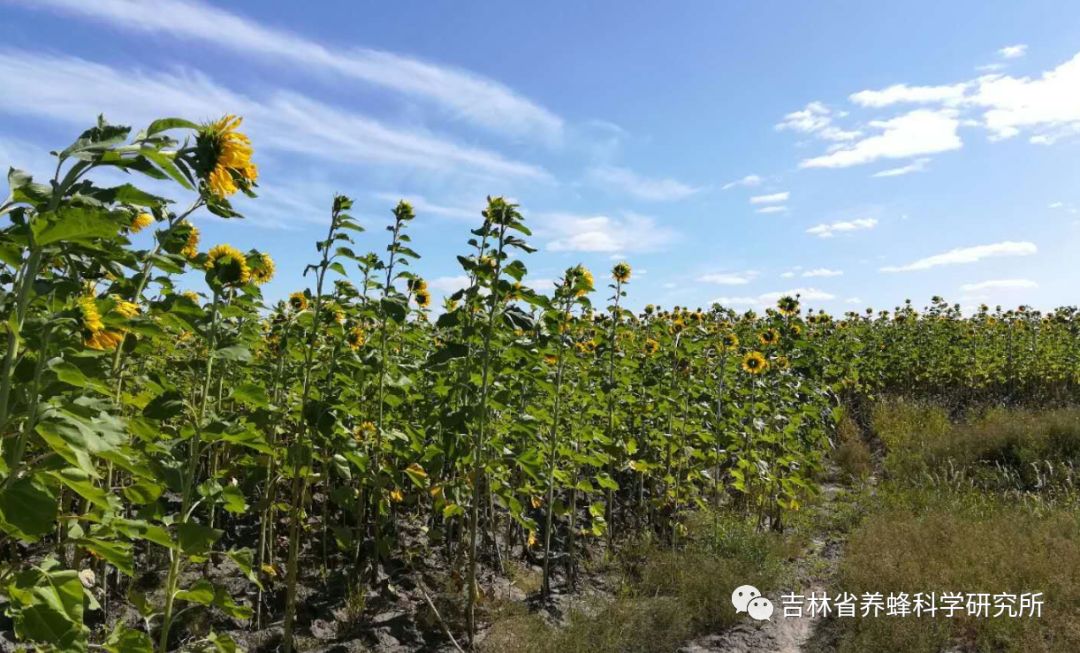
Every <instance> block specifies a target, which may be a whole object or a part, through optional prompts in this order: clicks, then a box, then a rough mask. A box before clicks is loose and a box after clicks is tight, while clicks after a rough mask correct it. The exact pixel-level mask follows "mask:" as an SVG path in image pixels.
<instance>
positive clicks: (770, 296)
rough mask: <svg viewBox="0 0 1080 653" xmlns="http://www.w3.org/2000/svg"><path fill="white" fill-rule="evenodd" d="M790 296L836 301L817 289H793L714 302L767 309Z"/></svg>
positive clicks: (809, 299)
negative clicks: (782, 298)
mask: <svg viewBox="0 0 1080 653" xmlns="http://www.w3.org/2000/svg"><path fill="white" fill-rule="evenodd" d="M788 295H790V296H792V297H794V296H795V295H799V299H800V300H802V301H803V302H827V301H830V300H833V299H836V295H834V294H832V293H829V292H825V291H824V290H819V289H817V288H792V289H791V290H782V291H775V292H767V293H762V294H760V295H758V296H756V297H749V296H735V297H717V298H716V299H714V300H713V302H714V303H717V304H720V305H721V306H755V307H766V306H772V305H774V304H776V302H777V300H779V299H780V298H781V297H784V296H788Z"/></svg>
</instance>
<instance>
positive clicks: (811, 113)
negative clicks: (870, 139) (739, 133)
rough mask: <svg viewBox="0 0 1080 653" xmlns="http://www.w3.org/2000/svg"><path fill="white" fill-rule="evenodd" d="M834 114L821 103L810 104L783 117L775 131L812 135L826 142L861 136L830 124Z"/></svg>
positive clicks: (859, 133)
mask: <svg viewBox="0 0 1080 653" xmlns="http://www.w3.org/2000/svg"><path fill="white" fill-rule="evenodd" d="M834 115H835V114H834V113H833V112H832V110H830V109H829V108H828V107H827V106H825V105H824V104H822V103H821V102H811V103H809V104H807V105H806V108H804V109H802V110H800V111H793V112H791V113H789V114H787V115H785V116H784V118H783V120H781V121H780V122H779V123H778V124H777V125H776V129H777V130H781V131H783V130H790V131H797V132H802V133H804V134H813V135H815V136H817V137H818V138H822V139H824V140H827V141H850V140H854V139H856V138H858V137H859V136H861V135H862V134H861V132H858V131H848V130H844V129H840V128H839V127H836V126H835V125H833V124H832V120H833V116H834Z"/></svg>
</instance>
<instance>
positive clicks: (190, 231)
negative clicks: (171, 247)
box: [177, 220, 199, 258]
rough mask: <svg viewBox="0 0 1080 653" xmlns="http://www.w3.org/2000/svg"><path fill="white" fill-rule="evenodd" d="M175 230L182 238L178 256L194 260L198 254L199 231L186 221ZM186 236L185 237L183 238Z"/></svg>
mask: <svg viewBox="0 0 1080 653" xmlns="http://www.w3.org/2000/svg"><path fill="white" fill-rule="evenodd" d="M177 229H178V230H179V232H180V235H181V237H182V238H184V245H183V247H182V248H181V249H180V254H182V255H184V256H185V257H187V258H195V257H196V256H198V254H199V229H198V227H196V226H195V225H193V224H191V223H190V222H188V221H187V220H184V221H183V222H181V223H180V224H179V225H177ZM185 234H186V237H185Z"/></svg>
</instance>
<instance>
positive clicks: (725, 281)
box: [697, 270, 757, 286]
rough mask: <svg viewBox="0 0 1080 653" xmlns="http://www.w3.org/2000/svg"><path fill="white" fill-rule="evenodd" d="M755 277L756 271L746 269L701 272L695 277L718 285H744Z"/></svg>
mask: <svg viewBox="0 0 1080 653" xmlns="http://www.w3.org/2000/svg"><path fill="white" fill-rule="evenodd" d="M755 277H757V272H755V271H753V270H747V271H746V272H717V273H711V274H703V275H701V276H700V277H698V278H697V280H698V281H699V282H701V283H714V284H717V285H720V286H744V285H746V284H748V283H750V282H751V281H753V280H754V278H755Z"/></svg>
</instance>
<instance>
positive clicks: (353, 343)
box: [345, 327, 367, 351]
mask: <svg viewBox="0 0 1080 653" xmlns="http://www.w3.org/2000/svg"><path fill="white" fill-rule="evenodd" d="M345 340H346V342H348V343H349V349H352V350H353V351H356V350H357V349H360V348H361V347H363V346H364V343H365V342H367V336H366V335H365V334H364V330H363V329H361V328H360V327H353V328H352V329H350V330H349V333H348V335H346V336H345Z"/></svg>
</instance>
